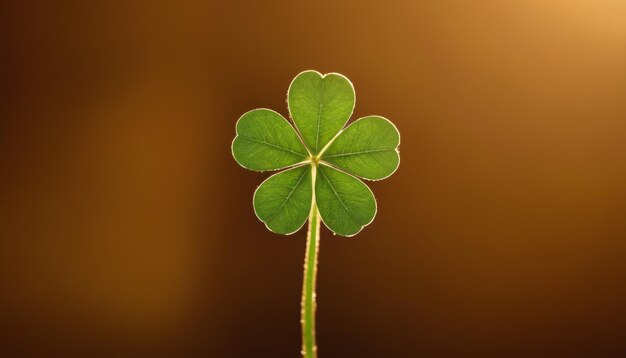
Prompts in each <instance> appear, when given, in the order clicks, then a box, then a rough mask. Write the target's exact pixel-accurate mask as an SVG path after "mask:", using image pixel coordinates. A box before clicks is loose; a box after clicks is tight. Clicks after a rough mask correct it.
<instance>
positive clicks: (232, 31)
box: [0, 0, 626, 358]
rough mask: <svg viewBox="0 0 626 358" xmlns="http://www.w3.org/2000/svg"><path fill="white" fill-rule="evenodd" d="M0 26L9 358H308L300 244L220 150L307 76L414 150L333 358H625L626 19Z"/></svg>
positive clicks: (274, 11) (342, 301) (371, 238)
mask: <svg viewBox="0 0 626 358" xmlns="http://www.w3.org/2000/svg"><path fill="white" fill-rule="evenodd" d="M1 7H2V11H1V15H0V16H1V18H0V24H1V25H0V26H1V35H0V36H1V37H0V38H1V39H2V48H1V58H2V62H3V63H2V65H1V69H0V71H1V72H0V73H1V74H2V77H1V85H0V86H1V87H0V88H1V89H2V92H3V94H2V99H1V103H2V106H1V117H0V118H1V122H0V123H1V124H0V150H1V152H0V180H1V183H0V209H1V211H2V212H1V214H0V328H1V332H0V350H1V352H0V353H1V354H0V355H1V356H3V357H73V356H77V357H79V356H80V357H94V356H96V357H97V356H105V357H156V356H168V357H217V358H239V357H242V358H243V357H272V358H281V357H297V356H298V352H299V349H300V331H299V330H300V325H299V305H300V302H299V300H300V290H301V268H302V260H303V257H304V244H305V242H304V236H305V233H304V232H299V233H297V234H295V235H293V236H289V237H282V236H277V235H274V234H271V233H270V232H268V231H267V230H266V229H265V227H264V225H263V224H262V223H261V222H259V221H258V220H257V218H256V217H255V215H254V213H253V210H252V194H253V191H254V189H255V187H256V185H258V184H259V183H260V182H261V181H262V180H263V179H264V178H265V177H266V176H267V175H266V174H260V173H253V172H249V171H246V170H244V169H242V168H240V167H239V166H238V165H237V164H236V163H235V161H234V160H233V159H232V157H231V154H230V142H231V140H232V138H233V136H234V129H235V122H236V120H237V118H238V117H239V116H240V115H241V114H242V113H244V112H245V111H247V110H249V109H252V108H256V107H269V108H273V109H276V110H278V111H279V112H281V113H283V114H286V113H287V111H286V105H285V94H286V91H287V86H288V85H289V82H290V81H291V79H292V78H293V77H294V76H295V75H296V74H297V73H298V72H300V71H302V70H305V69H317V70H319V71H322V72H330V71H335V72H340V73H343V74H345V75H347V76H348V77H349V78H350V79H351V80H352V81H353V82H354V84H355V87H356V91H357V107H356V110H355V117H359V116H363V115H368V114H381V115H384V116H386V117H388V118H390V119H391V120H393V121H394V123H396V124H397V126H398V127H399V129H400V131H401V133H402V145H401V156H402V164H401V165H400V169H399V170H398V172H396V174H395V175H394V176H392V177H391V178H389V179H388V180H385V181H382V182H377V183H373V184H372V185H371V186H372V188H373V189H374V192H375V194H376V195H377V198H378V204H379V209H380V210H379V213H378V216H377V218H376V220H375V221H374V223H373V224H372V225H371V226H369V227H368V228H366V229H365V230H364V231H363V232H362V233H361V234H359V235H358V236H357V237H354V238H340V237H333V236H332V235H331V234H330V233H329V232H328V231H323V232H322V242H321V261H320V273H319V274H320V276H319V281H318V283H319V286H318V298H319V311H318V339H319V344H320V352H321V358H333V357H342V358H343V357H365V358H369V357H372V358H377V357H382V358H385V357H390V358H395V357H625V356H626V2H624V1H618V0H613V1H612V0H596V1H591V0H589V1H585V0H560V1H556V0H552V1H548V0H542V1H539V0H537V1H408V0H405V1H394V0H386V1H353V2H351V3H345V2H340V1H329V2H320V1H316V2H312V1H306V2H305V1H291V2H287V1H285V2H278V1H273V2H262V1H255V2H252V1H250V2H244V1H224V2H220V3H218V2H205V3H201V2H193V1H178V2H166V1H146V2H141V1H120V2H108V1H88V2H78V1H77V2H76V3H70V2H43V1H41V2H36V1H4V2H3V4H2V5H1Z"/></svg>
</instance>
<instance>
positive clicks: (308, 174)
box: [232, 71, 400, 358]
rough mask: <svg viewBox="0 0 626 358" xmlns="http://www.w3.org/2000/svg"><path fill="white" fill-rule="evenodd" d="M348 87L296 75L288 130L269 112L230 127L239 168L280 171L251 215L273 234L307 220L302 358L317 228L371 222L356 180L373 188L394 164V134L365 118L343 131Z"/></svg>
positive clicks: (311, 315) (310, 344)
mask: <svg viewBox="0 0 626 358" xmlns="http://www.w3.org/2000/svg"><path fill="white" fill-rule="evenodd" d="M354 103H355V94H354V87H353V86H352V83H351V82H350V81H349V80H348V79H347V78H346V77H345V76H343V75H340V74H338V73H329V74H326V75H322V74H320V73H319V72H316V71H304V72H302V73H300V74H299V75H297V76H296V78H294V79H293V81H292V82H291V85H290V86H289V91H288V93H287V105H288V107H289V113H290V115H291V119H292V120H293V123H294V124H295V128H294V127H293V126H292V125H291V123H290V122H289V121H287V120H286V119H285V118H284V117H283V116H281V115H280V114H278V113H276V112H274V111H272V110H270V109H264V108H261V109H255V110H252V111H250V112H247V113H245V114H244V115H243V116H241V118H239V121H237V127H236V131H237V135H236V136H235V139H234V140H233V144H232V152H233V156H234V157H235V160H236V161H237V163H239V164H240V165H241V166H242V167H244V168H247V169H250V170H256V171H266V170H279V169H284V170H283V171H281V172H279V173H277V174H274V175H272V176H270V177H269V178H267V179H266V180H265V181H264V182H263V183H261V185H260V186H259V187H258V188H257V190H256V191H255V192H254V199H253V203H254V211H255V213H256V215H257V217H258V218H259V219H260V220H261V221H263V222H264V223H265V226H267V228H268V229H270V230H271V231H273V232H275V233H279V234H292V233H294V232H296V231H298V230H299V229H300V228H301V227H302V226H303V225H304V224H305V223H306V222H307V219H308V222H309V230H308V233H307V248H306V256H305V259H304V260H305V261H304V280H303V284H302V311H301V315H302V318H301V322H302V355H303V356H304V357H305V358H315V357H317V346H316V344H315V306H316V304H315V300H316V299H315V297H316V294H315V280H316V274H317V254H318V249H319V228H320V222H321V221H323V222H324V224H325V225H326V227H328V228H329V229H330V230H331V231H333V232H334V233H335V234H338V235H343V236H353V235H355V234H356V233H358V232H359V231H361V229H363V227H365V226H366V225H368V224H369V223H371V222H372V220H374V216H375V215H376V199H375V198H374V194H373V193H372V191H371V190H370V189H369V188H368V187H367V185H365V184H364V183H363V182H362V181H361V179H365V180H381V179H384V178H387V177H388V176H390V175H391V174H393V172H395V171H396V169H397V168H398V165H399V164H400V155H399V153H398V146H399V145H400V133H398V130H397V129H396V127H395V126H394V125H393V123H391V122H390V121H388V120H387V119H385V118H383V117H380V116H368V117H364V118H361V119H357V120H356V121H354V122H353V123H352V124H350V125H349V126H347V127H346V128H344V126H345V125H346V123H347V122H348V120H349V119H350V116H351V115H352V111H353V110H354Z"/></svg>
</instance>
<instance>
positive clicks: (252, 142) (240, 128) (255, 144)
mask: <svg viewBox="0 0 626 358" xmlns="http://www.w3.org/2000/svg"><path fill="white" fill-rule="evenodd" d="M232 152H233V156H234V157H235V160H236V161H237V162H238V163H239V164H240V165H241V166H242V167H244V168H246V169H250V170H257V171H264V170H275V169H281V168H285V167H288V166H291V165H294V164H297V163H300V162H302V161H304V160H306V159H307V157H308V153H307V150H306V148H305V147H304V145H303V144H302V141H300V139H299V138H298V135H297V134H296V132H295V131H294V129H293V127H292V126H291V124H289V122H287V120H286V119H285V118H284V117H283V116H281V115H280V114H278V113H276V112H274V111H272V110H269V109H255V110H252V111H250V112H247V113H245V114H244V115H243V116H241V118H239V121H237V136H236V137H235V140H234V141H233V144H232Z"/></svg>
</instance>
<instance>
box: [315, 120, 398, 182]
mask: <svg viewBox="0 0 626 358" xmlns="http://www.w3.org/2000/svg"><path fill="white" fill-rule="evenodd" d="M399 144H400V133H399V132H398V129H396V126H394V125H393V123H391V122H390V121H389V120H387V119H386V118H383V117H380V116H369V117H364V118H361V119H359V120H357V121H355V122H354V123H352V124H350V125H349V126H348V127H347V128H346V129H344V130H343V132H341V134H340V135H339V136H338V137H337V138H336V139H335V140H334V141H333V142H332V144H331V145H330V146H329V147H328V149H327V150H326V151H325V152H324V153H323V154H322V160H323V161H325V162H327V163H330V164H332V165H334V166H336V167H338V168H341V169H342V170H344V171H346V172H348V173H351V174H354V175H356V176H359V177H361V178H364V179H369V180H380V179H384V178H386V177H388V176H390V175H391V174H393V172H395V171H396V169H397V168H398V165H399V164H400V155H399V154H398V145H399Z"/></svg>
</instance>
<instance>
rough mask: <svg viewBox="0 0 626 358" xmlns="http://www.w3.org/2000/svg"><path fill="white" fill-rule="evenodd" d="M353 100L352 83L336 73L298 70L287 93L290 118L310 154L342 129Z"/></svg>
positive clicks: (351, 108) (316, 151)
mask: <svg viewBox="0 0 626 358" xmlns="http://www.w3.org/2000/svg"><path fill="white" fill-rule="evenodd" d="M354 102H355V94H354V88H353V87H352V83H350V80H348V79H347V78H346V77H344V76H343V75H340V74H337V73H329V74H326V75H321V74H320V73H319V72H316V71H305V72H302V73H300V74H299V75H298V76H296V78H294V80H293V81H292V82H291V85H290V86H289V91H288V94H287V103H288V106H289V113H290V114H291V118H292V119H293V122H294V123H295V124H296V127H297V128H298V130H299V132H300V134H301V135H302V139H303V140H304V143H306V145H307V147H308V148H309V150H310V151H311V153H312V154H318V153H319V152H320V151H321V150H322V148H324V146H325V145H326V144H327V143H328V142H329V141H330V140H331V139H332V138H333V137H334V136H335V135H336V134H337V133H338V132H339V131H340V130H341V128H343V126H344V125H345V124H346V122H347V121H348V119H349V118H350V116H351V115H352V110H353V109H354Z"/></svg>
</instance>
